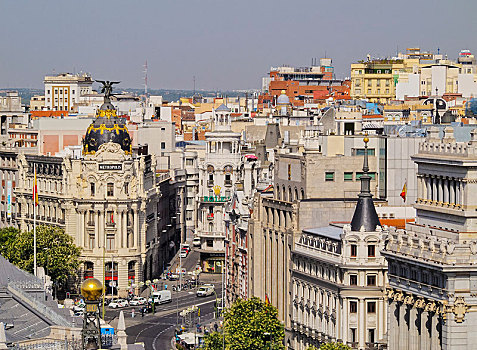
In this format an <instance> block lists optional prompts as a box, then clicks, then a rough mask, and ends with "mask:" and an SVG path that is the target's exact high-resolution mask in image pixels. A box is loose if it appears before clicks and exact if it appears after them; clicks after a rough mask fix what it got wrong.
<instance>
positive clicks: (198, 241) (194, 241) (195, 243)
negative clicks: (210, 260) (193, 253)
mask: <svg viewBox="0 0 477 350" xmlns="http://www.w3.org/2000/svg"><path fill="white" fill-rule="evenodd" d="M192 245H193V246H194V247H200V245H201V243H200V237H195V238H194V240H193V241H192Z"/></svg>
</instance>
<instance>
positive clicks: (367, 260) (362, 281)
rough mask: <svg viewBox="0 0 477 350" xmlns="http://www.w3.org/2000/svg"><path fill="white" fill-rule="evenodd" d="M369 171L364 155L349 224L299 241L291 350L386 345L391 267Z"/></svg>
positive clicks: (294, 253) (294, 266)
mask: <svg viewBox="0 0 477 350" xmlns="http://www.w3.org/2000/svg"><path fill="white" fill-rule="evenodd" d="M366 143H367V142H366ZM365 150H367V147H365ZM368 171H369V168H368V155H367V152H366V153H365V157H364V166H363V175H362V176H361V178H360V181H361V193H360V194H359V199H358V202H357V205H356V209H355V212H354V215H353V219H352V221H351V224H350V225H345V226H344V228H342V227H340V226H338V225H331V226H327V227H319V228H311V229H305V230H303V232H302V234H301V236H300V237H299V239H298V241H297V242H295V246H294V249H293V250H292V266H291V283H292V287H291V293H292V305H291V306H290V307H291V309H292V310H291V314H292V315H291V318H292V320H291V326H292V339H291V342H290V344H289V345H290V346H289V348H291V349H297V350H304V349H306V348H307V347H308V346H310V345H315V346H317V347H319V346H320V345H321V344H322V343H326V342H330V341H333V342H336V341H340V342H343V343H345V344H348V345H349V346H351V347H352V348H353V349H377V347H378V346H379V345H380V344H381V345H384V344H385V342H386V314H387V305H386V303H385V301H384V295H385V293H384V292H385V286H386V283H387V276H386V272H387V267H386V262H385V259H384V257H383V256H382V255H381V254H380V251H381V250H382V249H383V248H384V241H385V237H386V235H387V234H386V232H384V231H383V229H382V228H381V224H380V222H379V219H378V215H377V213H376V210H375V208H374V204H373V200H372V195H371V192H370V182H371V177H370V176H369V175H368Z"/></svg>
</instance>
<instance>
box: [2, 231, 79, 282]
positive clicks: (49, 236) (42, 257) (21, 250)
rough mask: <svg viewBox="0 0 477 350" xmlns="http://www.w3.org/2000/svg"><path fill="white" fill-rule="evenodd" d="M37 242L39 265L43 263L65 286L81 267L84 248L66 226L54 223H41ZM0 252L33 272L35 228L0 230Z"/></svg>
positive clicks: (53, 278)
mask: <svg viewBox="0 0 477 350" xmlns="http://www.w3.org/2000/svg"><path fill="white" fill-rule="evenodd" d="M36 243H37V265H38V266H43V267H44V268H45V272H47V274H48V275H49V276H50V277H51V279H52V280H53V281H54V282H56V283H57V284H58V285H64V284H65V283H66V281H67V279H68V277H69V276H70V275H72V274H74V273H76V271H77V270H78V266H79V256H80V253H81V249H80V248H78V247H76V246H75V245H74V243H73V238H72V237H70V236H69V235H67V234H65V232H64V230H63V229H61V228H58V227H54V226H45V225H41V226H38V227H37V229H36ZM0 254H2V255H3V256H4V257H5V258H6V259H8V260H9V261H10V262H11V263H12V264H15V265H17V266H18V267H20V268H21V269H24V270H27V271H29V272H33V265H34V258H33V231H30V232H20V231H19V230H17V229H13V228H6V229H2V230H0Z"/></svg>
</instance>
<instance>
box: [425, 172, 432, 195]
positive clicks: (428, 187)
mask: <svg viewBox="0 0 477 350" xmlns="http://www.w3.org/2000/svg"><path fill="white" fill-rule="evenodd" d="M431 186H432V183H431V178H430V177H429V175H426V199H427V200H428V201H432V188H431Z"/></svg>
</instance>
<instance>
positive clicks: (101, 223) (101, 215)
mask: <svg viewBox="0 0 477 350" xmlns="http://www.w3.org/2000/svg"><path fill="white" fill-rule="evenodd" d="M104 226H105V225H104V210H100V211H99V213H98V227H99V237H100V239H101V245H100V247H106V230H105V227H104Z"/></svg>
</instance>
